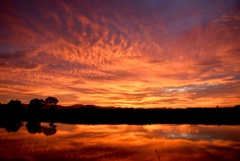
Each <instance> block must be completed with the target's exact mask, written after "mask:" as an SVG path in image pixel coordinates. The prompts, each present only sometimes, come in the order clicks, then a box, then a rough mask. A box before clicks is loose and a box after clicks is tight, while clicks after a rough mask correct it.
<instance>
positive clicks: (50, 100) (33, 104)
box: [7, 96, 58, 110]
mask: <svg viewBox="0 0 240 161" xmlns="http://www.w3.org/2000/svg"><path fill="white" fill-rule="evenodd" d="M57 103H58V99H57V98H55V97H50V96H49V97H47V98H46V99H45V100H44V99H38V98H34V99H32V100H30V102H29V104H28V105H27V108H28V109H32V110H34V109H41V108H42V107H43V106H50V108H51V109H54V108H55V107H56V106H57ZM7 107H9V108H11V109H15V110H22V109H24V105H23V104H22V103H21V101H19V100H11V101H9V102H8V103H7Z"/></svg>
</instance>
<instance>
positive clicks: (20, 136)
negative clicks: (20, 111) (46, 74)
mask: <svg viewBox="0 0 240 161" xmlns="http://www.w3.org/2000/svg"><path fill="white" fill-rule="evenodd" d="M16 126H17V128H16ZM13 131H16V132H13ZM239 134H240V126H238V125H234V126H233V125H232V126H227V125H223V126H217V125H170V124H154V125H83V124H80V125H78V124H75V125H73V124H71V125H70V124H60V123H54V124H48V123H36V122H35V123H34V122H33V123H26V122H24V123H21V124H18V125H12V124H9V125H8V126H7V127H1V128H0V160H1V161H4V160H9V161H10V160H11V161H12V160H18V161H31V160H36V161H48V160H59V161H61V160H68V161H72V160H81V161H113V160H114V161H138V160H139V161H175V160H178V161H188V160H189V161H202V160H204V161H215V160H217V161H223V160H226V161H237V160H239V158H240V137H239V136H240V135H239Z"/></svg>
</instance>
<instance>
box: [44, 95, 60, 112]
mask: <svg viewBox="0 0 240 161" xmlns="http://www.w3.org/2000/svg"><path fill="white" fill-rule="evenodd" d="M57 103H58V99H57V98H55V97H48V98H46V99H45V104H46V105H50V106H51V109H53V108H55V107H56V105H57Z"/></svg>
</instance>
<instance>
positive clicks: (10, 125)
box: [0, 120, 57, 136]
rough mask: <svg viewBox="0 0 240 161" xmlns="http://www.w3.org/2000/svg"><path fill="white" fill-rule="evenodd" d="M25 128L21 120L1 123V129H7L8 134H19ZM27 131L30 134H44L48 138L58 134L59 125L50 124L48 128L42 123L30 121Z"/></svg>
mask: <svg viewBox="0 0 240 161" xmlns="http://www.w3.org/2000/svg"><path fill="white" fill-rule="evenodd" d="M22 126H23V122H22V121H19V120H11V121H9V120H8V121H5V122H2V123H0V128H5V129H6V131H7V132H17V131H18V130H19V129H20V128H21V127H22ZM26 128H27V131H28V132H29V133H30V134H36V133H39V134H40V133H43V134H44V135H46V136H50V135H54V134H56V132H57V125H54V123H52V122H51V123H49V124H48V126H42V125H41V122H38V121H34V120H31V121H28V122H27V124H26Z"/></svg>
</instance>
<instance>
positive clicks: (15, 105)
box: [7, 100, 24, 110]
mask: <svg viewBox="0 0 240 161" xmlns="http://www.w3.org/2000/svg"><path fill="white" fill-rule="evenodd" d="M7 107H8V109H13V110H23V109H24V107H23V105H22V103H21V101H19V100H11V101H9V102H8V104H7Z"/></svg>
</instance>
